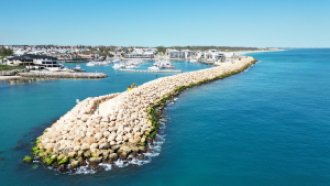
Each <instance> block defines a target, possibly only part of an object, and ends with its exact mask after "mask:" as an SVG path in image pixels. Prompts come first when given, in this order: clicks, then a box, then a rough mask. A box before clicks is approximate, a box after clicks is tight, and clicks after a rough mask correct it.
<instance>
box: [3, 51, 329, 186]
mask: <svg viewBox="0 0 330 186" xmlns="http://www.w3.org/2000/svg"><path fill="white" fill-rule="evenodd" d="M248 55H250V56H253V57H254V58H256V59H257V60H259V63H257V64H255V65H254V66H252V67H250V68H249V69H248V70H246V71H245V72H243V73H240V74H237V75H234V76H231V77H228V78H225V79H223V80H217V81H214V82H212V83H210V84H207V85H202V86H198V87H194V88H192V89H188V90H185V91H184V92H183V93H182V94H180V95H179V96H178V99H177V101H176V102H175V103H174V104H171V105H169V106H168V107H167V111H166V112H165V113H164V115H165V117H167V118H168V120H167V121H166V122H165V126H166V127H165V129H164V131H163V132H162V133H161V134H160V135H159V136H158V137H161V138H164V139H165V142H164V143H163V144H162V145H161V146H159V147H161V149H160V148H159V149H157V150H158V152H160V153H159V155H158V156H156V157H154V158H152V160H151V162H150V163H147V164H144V165H141V166H139V165H130V166H126V167H124V168H118V167H116V166H112V167H111V170H109V171H105V170H101V171H98V172H97V173H95V174H86V175H85V174H76V175H68V174H60V173H57V172H55V171H52V170H49V169H48V168H47V167H45V166H44V165H41V164H38V165H39V167H38V168H36V169H32V166H34V165H35V164H25V163H21V159H22V158H23V157H24V156H25V155H28V154H29V153H30V149H31V147H32V144H31V142H32V141H33V140H34V139H35V137H36V136H38V135H40V134H41V133H42V131H43V130H44V129H45V128H46V127H47V126H49V125H50V124H51V123H52V121H53V120H54V119H57V118H59V117H60V116H62V115H63V114H65V113H66V112H67V111H69V110H70V109H71V108H72V107H73V106H74V105H75V104H76V99H80V100H83V99H85V98H87V97H92V96H100V95H105V94H110V93H114V92H122V91H125V90H126V87H127V86H128V85H130V84H132V83H133V82H136V83H137V84H142V83H144V82H147V81H150V80H153V79H155V78H159V77H162V76H167V75H172V74H158V75H157V77H156V76H155V74H135V73H124V72H119V71H117V70H114V69H112V68H111V67H110V66H102V67H99V66H98V67H86V66H85V64H80V65H81V66H82V67H83V68H85V69H87V70H88V71H92V72H94V71H101V72H104V73H106V74H108V75H109V77H108V78H105V79H97V80H87V79H86V80H82V79H80V80H73V79H61V80H56V79H55V80H54V79H53V80H49V79H47V80H45V79H44V80H38V81H33V80H30V81H25V82H23V83H19V82H17V81H11V82H0V141H1V145H0V185H1V186H16V185H26V186H30V185H31V186H38V185H47V186H48V185H49V186H66V185H80V186H87V185H94V186H98V185H100V186H101V185H102V186H103V185H143V186H145V185H230V186H235V185H239V186H240V185H242V186H249V185H251V186H252V185H253V186H259V185H260V186H265V185H267V186H269V185H278V186H284V185H290V186H291V185H299V186H301V185H306V186H314V185H330V109H329V108H330V98H329V95H330V73H329V72H330V49H294V50H287V51H281V52H265V53H251V54H248ZM151 64H152V62H151V61H150V62H147V63H145V64H143V65H144V66H141V67H140V68H145V67H147V66H150V65H151ZM173 64H174V65H175V66H176V67H177V68H178V69H183V71H185V72H187V71H193V70H198V69H203V68H209V67H210V66H207V65H203V64H193V63H189V62H185V61H175V62H174V63H173ZM67 66H69V67H74V66H75V64H69V65H67Z"/></svg>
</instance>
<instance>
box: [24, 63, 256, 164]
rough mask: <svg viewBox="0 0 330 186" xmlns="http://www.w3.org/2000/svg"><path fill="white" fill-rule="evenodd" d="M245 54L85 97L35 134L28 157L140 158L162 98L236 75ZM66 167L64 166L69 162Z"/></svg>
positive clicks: (50, 160)
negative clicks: (223, 63) (232, 60)
mask: <svg viewBox="0 0 330 186" xmlns="http://www.w3.org/2000/svg"><path fill="white" fill-rule="evenodd" d="M254 62H255V60H254V59H253V58H251V57H249V58H246V59H245V60H244V61H241V62H238V63H234V64H231V65H227V66H220V67H213V68H210V69H205V70H199V71H195V72H190V73H184V74H179V75H175V76H170V77H164V78H159V79H156V80H154V81H151V82H148V83H145V84H143V85H141V86H139V87H138V88H134V89H133V90H132V91H130V92H123V93H121V94H111V95H108V96H101V97H97V98H87V99H85V100H84V101H82V102H80V103H79V104H77V106H75V107H74V108H73V109H72V110H71V111H69V112H68V113H67V114H65V115H64V116H63V117H61V118H60V119H59V120H58V121H56V122H55V123H54V124H53V125H52V126H51V127H49V128H47V129H46V130H45V132H44V134H43V135H41V136H40V137H38V138H37V140H36V144H35V146H34V147H33V155H34V157H26V158H24V161H26V162H30V161H32V160H33V159H34V158H37V159H40V160H41V161H42V162H44V163H45V164H47V165H53V166H54V167H56V168H58V169H59V170H65V169H66V168H72V169H75V168H76V167H78V166H84V165H86V160H87V162H89V165H91V166H92V165H93V166H97V165H98V163H101V162H102V163H110V164H111V163H113V162H114V161H116V160H117V159H118V158H119V157H120V159H121V160H124V161H125V160H127V159H129V158H130V157H141V156H142V157H143V153H145V152H148V151H150V149H148V146H147V145H146V144H147V143H152V140H153V138H154V137H155V135H156V134H157V131H158V127H159V123H158V120H159V118H160V115H161V110H163V109H164V107H165V105H166V101H167V100H168V99H171V98H173V97H175V96H176V95H178V94H179V93H180V92H181V91H182V90H184V89H186V88H192V87H193V86H196V85H200V84H203V83H208V82H210V81H212V80H215V79H219V78H224V77H226V76H229V75H232V74H235V73H239V72H241V71H242V70H244V69H246V68H248V67H249V66H251V65H252V64H253V63H254ZM69 165H70V166H69Z"/></svg>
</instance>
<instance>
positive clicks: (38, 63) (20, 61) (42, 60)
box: [6, 54, 62, 70]
mask: <svg viewBox="0 0 330 186" xmlns="http://www.w3.org/2000/svg"><path fill="white" fill-rule="evenodd" d="M6 63H7V65H24V66H26V68H29V69H32V68H34V69H48V70H58V69H59V68H61V67H62V66H60V65H59V64H58V63H57V58H56V57H51V56H44V55H33V54H26V55H21V56H13V57H8V58H7V61H6Z"/></svg>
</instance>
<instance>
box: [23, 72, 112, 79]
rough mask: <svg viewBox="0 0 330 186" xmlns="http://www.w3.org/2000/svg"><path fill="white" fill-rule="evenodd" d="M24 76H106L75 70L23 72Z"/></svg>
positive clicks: (104, 76)
mask: <svg viewBox="0 0 330 186" xmlns="http://www.w3.org/2000/svg"><path fill="white" fill-rule="evenodd" d="M19 75H20V76H22V77H51V78H106V77H108V75H106V74H103V73H73V72H23V73H19Z"/></svg>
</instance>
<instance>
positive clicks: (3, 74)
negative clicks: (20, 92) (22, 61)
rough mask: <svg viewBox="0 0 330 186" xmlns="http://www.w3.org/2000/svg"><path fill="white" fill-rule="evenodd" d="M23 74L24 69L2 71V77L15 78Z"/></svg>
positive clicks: (0, 74) (0, 73) (0, 72)
mask: <svg viewBox="0 0 330 186" xmlns="http://www.w3.org/2000/svg"><path fill="white" fill-rule="evenodd" d="M21 72H23V69H14V70H0V76H15V75H17V74H19V73H21Z"/></svg>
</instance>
